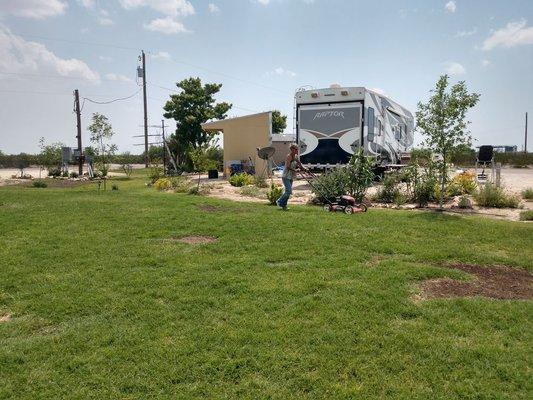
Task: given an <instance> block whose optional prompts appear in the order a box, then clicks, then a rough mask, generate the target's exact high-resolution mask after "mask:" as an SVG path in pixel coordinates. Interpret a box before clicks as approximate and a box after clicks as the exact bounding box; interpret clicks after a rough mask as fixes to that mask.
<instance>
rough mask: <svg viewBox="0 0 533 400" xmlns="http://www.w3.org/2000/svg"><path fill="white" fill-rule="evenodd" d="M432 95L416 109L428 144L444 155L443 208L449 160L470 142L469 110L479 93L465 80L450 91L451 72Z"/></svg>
mask: <svg viewBox="0 0 533 400" xmlns="http://www.w3.org/2000/svg"><path fill="white" fill-rule="evenodd" d="M431 92H432V93H433V95H432V96H431V97H430V98H429V100H428V102H427V103H422V102H419V103H418V109H417V111H416V121H417V126H418V127H417V129H418V130H419V131H420V132H421V133H422V134H423V135H424V136H425V144H426V145H427V146H428V147H429V148H430V149H431V150H433V151H434V152H435V153H437V154H440V155H441V156H442V161H440V162H439V165H438V169H439V173H440V176H439V183H440V198H439V206H440V208H441V209H442V206H443V203H444V194H445V193H446V183H447V174H448V165H447V163H448V159H449V156H450V153H451V151H452V150H453V149H454V148H456V147H457V146H459V145H461V144H467V145H470V143H471V140H472V138H471V136H470V133H469V132H468V131H467V129H466V128H467V126H468V124H469V123H470V122H469V121H466V113H467V111H468V110H469V109H470V108H472V107H474V106H475V105H476V104H477V102H478V101H479V96H480V95H479V94H477V93H468V90H467V88H466V84H465V82H464V81H461V82H458V83H457V84H455V85H453V86H452V87H451V88H450V90H448V75H443V76H441V77H440V78H439V80H438V81H437V85H436V87H435V89H434V90H432V91H431Z"/></svg>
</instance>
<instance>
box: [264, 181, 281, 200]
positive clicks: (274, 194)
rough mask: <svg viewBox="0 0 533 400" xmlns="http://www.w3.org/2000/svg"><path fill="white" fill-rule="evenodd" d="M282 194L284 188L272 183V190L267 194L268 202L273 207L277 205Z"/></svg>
mask: <svg viewBox="0 0 533 400" xmlns="http://www.w3.org/2000/svg"><path fill="white" fill-rule="evenodd" d="M282 193H283V188H282V187H281V186H279V185H276V184H274V183H271V184H270V189H269V190H268V191H267V193H266V196H267V199H268V202H269V203H270V204H272V205H273V206H274V205H276V201H277V200H278V199H279V198H280V197H281V195H282Z"/></svg>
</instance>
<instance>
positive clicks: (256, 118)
mask: <svg viewBox="0 0 533 400" xmlns="http://www.w3.org/2000/svg"><path fill="white" fill-rule="evenodd" d="M202 128H203V129H204V130H205V131H206V132H213V133H214V132H220V133H222V143H223V150H224V175H229V174H228V172H229V168H230V165H231V164H232V163H237V162H240V163H242V164H243V165H244V166H245V168H246V167H250V166H251V165H254V166H255V171H256V173H262V172H263V171H265V161H264V160H261V159H260V158H259V157H257V148H258V147H266V146H270V144H271V143H272V113H271V112H263V113H259V114H251V115H245V116H243V117H236V118H228V119H223V120H220V121H213V122H206V123H204V124H202ZM250 159H251V161H250Z"/></svg>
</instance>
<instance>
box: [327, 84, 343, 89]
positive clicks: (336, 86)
mask: <svg viewBox="0 0 533 400" xmlns="http://www.w3.org/2000/svg"><path fill="white" fill-rule="evenodd" d="M340 87H341V85H339V84H338V83H332V84H331V85H329V88H330V89H338V88H340Z"/></svg>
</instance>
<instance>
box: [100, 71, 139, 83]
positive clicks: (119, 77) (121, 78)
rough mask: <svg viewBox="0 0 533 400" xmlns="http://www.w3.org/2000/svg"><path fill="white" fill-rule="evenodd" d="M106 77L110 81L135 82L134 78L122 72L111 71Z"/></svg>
mask: <svg viewBox="0 0 533 400" xmlns="http://www.w3.org/2000/svg"><path fill="white" fill-rule="evenodd" d="M105 78H106V79H109V80H110V81H117V82H127V83H133V79H130V78H128V77H127V76H125V75H121V74H114V73H109V74H106V75H105Z"/></svg>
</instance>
